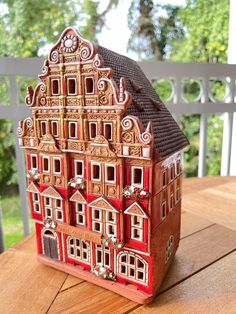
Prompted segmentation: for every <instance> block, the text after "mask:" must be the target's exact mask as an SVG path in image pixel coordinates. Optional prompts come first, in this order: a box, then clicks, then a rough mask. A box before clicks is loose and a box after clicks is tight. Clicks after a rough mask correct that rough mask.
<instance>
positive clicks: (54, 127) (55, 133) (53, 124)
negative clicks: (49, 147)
mask: <svg viewBox="0 0 236 314" xmlns="http://www.w3.org/2000/svg"><path fill="white" fill-rule="evenodd" d="M51 132H52V135H53V136H55V137H58V121H51Z"/></svg>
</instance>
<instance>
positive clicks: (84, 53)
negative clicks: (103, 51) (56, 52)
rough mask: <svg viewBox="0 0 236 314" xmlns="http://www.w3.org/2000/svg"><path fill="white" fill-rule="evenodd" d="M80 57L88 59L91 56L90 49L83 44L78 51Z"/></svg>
mask: <svg viewBox="0 0 236 314" xmlns="http://www.w3.org/2000/svg"><path fill="white" fill-rule="evenodd" d="M80 57H81V59H82V60H83V61H86V60H88V59H89V58H90V57H91V50H90V49H89V47H88V46H83V48H82V49H81V51H80Z"/></svg>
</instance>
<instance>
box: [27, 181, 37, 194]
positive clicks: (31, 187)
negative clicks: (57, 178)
mask: <svg viewBox="0 0 236 314" xmlns="http://www.w3.org/2000/svg"><path fill="white" fill-rule="evenodd" d="M26 191H27V192H31V193H40V191H39V189H38V187H37V186H36V185H35V184H34V183H33V182H32V183H30V185H29V186H28V188H27V190H26Z"/></svg>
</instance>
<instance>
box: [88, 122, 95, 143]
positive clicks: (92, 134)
mask: <svg viewBox="0 0 236 314" xmlns="http://www.w3.org/2000/svg"><path fill="white" fill-rule="evenodd" d="M96 136H97V123H96V122H90V123H89V139H90V140H93V139H95V137H96Z"/></svg>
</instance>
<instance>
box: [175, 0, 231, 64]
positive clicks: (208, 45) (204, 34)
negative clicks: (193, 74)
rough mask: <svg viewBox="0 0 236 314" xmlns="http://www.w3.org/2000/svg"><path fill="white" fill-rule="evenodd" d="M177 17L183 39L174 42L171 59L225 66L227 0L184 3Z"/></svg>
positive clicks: (191, 0) (200, 0) (201, 0)
mask: <svg viewBox="0 0 236 314" xmlns="http://www.w3.org/2000/svg"><path fill="white" fill-rule="evenodd" d="M179 13H180V23H181V27H182V29H184V30H185V37H184V39H183V40H182V41H177V40H174V42H173V50H172V53H171V59H172V60H175V61H200V62H226V61H227V45H228V26H229V0H221V1H215V0H207V1H206V0H187V1H186V6H184V7H182V8H181V9H180V11H179Z"/></svg>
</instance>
